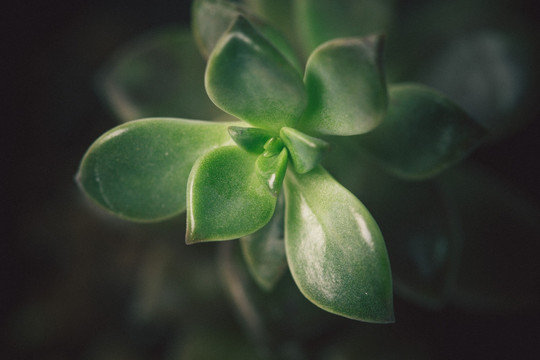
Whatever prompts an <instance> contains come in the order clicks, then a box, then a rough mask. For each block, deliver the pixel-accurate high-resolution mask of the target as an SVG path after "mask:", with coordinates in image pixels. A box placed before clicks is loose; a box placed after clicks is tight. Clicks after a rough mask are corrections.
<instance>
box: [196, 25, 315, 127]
mask: <svg viewBox="0 0 540 360" xmlns="http://www.w3.org/2000/svg"><path fill="white" fill-rule="evenodd" d="M205 85H206V91H207V93H208V96H209V97H210V99H211V100H212V101H213V102H214V103H215V104H216V105H217V106H218V107H220V108H221V109H222V110H224V111H226V112H228V113H230V114H232V115H234V116H237V117H238V118H240V119H243V120H245V121H246V122H248V123H250V124H251V125H254V126H257V127H261V128H264V129H267V130H272V131H274V132H277V131H279V129H280V128H281V127H283V126H294V125H295V124H296V123H297V121H298V120H299V118H300V115H301V114H302V112H303V111H304V108H305V105H306V92H305V89H304V84H303V82H302V79H301V78H300V75H299V74H298V72H297V71H296V70H295V69H294V68H293V67H292V66H291V64H290V63H289V62H288V61H287V60H286V59H285V58H284V57H283V55H282V54H281V53H280V52H279V51H278V50H277V49H276V48H275V47H274V46H272V44H270V42H268V40H266V38H265V37H264V36H262V35H261V34H260V33H259V32H258V31H257V30H256V29H255V28H253V26H251V24H250V23H249V22H248V21H247V20H246V19H245V18H243V17H238V18H237V20H236V22H235V23H234V24H233V25H232V26H231V28H230V29H229V31H228V32H227V33H226V34H224V35H223V37H222V38H221V40H220V41H219V43H218V44H217V45H216V47H215V48H214V51H213V52H212V54H211V56H210V58H209V59H208V65H207V68H206V75H205Z"/></svg>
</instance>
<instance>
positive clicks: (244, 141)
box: [228, 126, 272, 154]
mask: <svg viewBox="0 0 540 360" xmlns="http://www.w3.org/2000/svg"><path fill="white" fill-rule="evenodd" d="M228 130H229V135H231V138H232V139H233V140H234V142H235V143H237V144H238V146H240V147H241V148H242V149H244V150H246V151H249V152H252V153H255V154H260V153H262V152H263V151H264V150H265V144H266V142H267V141H268V140H269V139H270V138H271V137H272V133H270V132H269V131H267V130H264V129H260V128H253V127H241V126H229V129H228Z"/></svg>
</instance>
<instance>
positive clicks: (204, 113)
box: [98, 27, 225, 121]
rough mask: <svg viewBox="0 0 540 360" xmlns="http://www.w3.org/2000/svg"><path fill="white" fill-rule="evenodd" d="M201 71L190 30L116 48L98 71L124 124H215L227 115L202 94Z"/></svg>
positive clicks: (149, 36)
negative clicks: (178, 120)
mask: <svg viewBox="0 0 540 360" xmlns="http://www.w3.org/2000/svg"><path fill="white" fill-rule="evenodd" d="M204 69H205V62H204V61H203V59H202V58H201V57H200V56H198V55H197V47H196V46H195V43H194V41H193V37H192V36H191V33H190V32H189V31H188V29H185V28H177V27H166V28H161V29H157V30H155V31H152V32H150V33H147V34H145V35H144V36H141V37H139V38H137V39H135V40H134V41H131V42H129V43H128V44H126V46H124V47H122V48H121V49H119V51H118V52H117V53H116V54H115V56H114V57H113V58H112V59H111V60H110V61H109V62H108V63H107V64H106V66H105V67H104V68H103V69H102V70H101V72H100V74H99V75H100V76H99V78H98V80H99V83H98V84H99V87H100V90H101V91H102V92H103V97H104V99H105V100H106V101H107V102H108V104H109V105H110V106H111V108H112V110H113V111H114V112H115V114H116V115H117V116H118V117H119V118H120V119H121V120H122V121H131V120H135V119H141V118H146V117H182V118H190V119H215V118H217V117H219V116H223V115H225V114H224V113H223V112H222V111H221V110H220V109H218V108H217V107H216V106H215V105H214V104H213V103H212V102H211V101H210V99H209V98H208V96H207V95H206V91H205V89H204V81H203V79H204Z"/></svg>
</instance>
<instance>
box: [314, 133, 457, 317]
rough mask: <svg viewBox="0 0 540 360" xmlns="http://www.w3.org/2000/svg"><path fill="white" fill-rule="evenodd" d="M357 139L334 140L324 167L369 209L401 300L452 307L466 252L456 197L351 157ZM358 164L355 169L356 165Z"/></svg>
mask: <svg viewBox="0 0 540 360" xmlns="http://www.w3.org/2000/svg"><path fill="white" fill-rule="evenodd" d="M355 140H356V141H357V139H356V137H354V136H341V137H335V138H333V139H332V151H331V152H330V153H329V154H328V157H326V158H325V159H324V160H323V166H324V167H325V168H326V169H328V171H329V172H330V173H331V174H332V176H334V177H335V178H336V179H337V180H338V181H339V183H340V184H342V185H343V186H344V187H345V188H347V189H348V190H350V191H351V192H352V193H353V194H354V195H356V197H357V198H359V199H362V203H364V204H365V206H366V207H367V208H368V209H369V211H370V213H371V214H372V215H373V217H374V218H375V219H377V224H378V225H379V227H380V228H381V231H382V233H383V234H384V242H385V244H386V248H387V250H388V256H389V258H390V263H391V264H392V281H393V284H394V291H395V293H396V294H398V295H400V296H402V297H403V298H406V299H407V300H409V301H412V302H414V303H416V304H419V305H420V306H424V307H429V308H432V309H433V308H441V307H443V306H444V305H446V304H447V303H448V300H449V298H450V294H451V291H452V286H453V284H454V282H455V278H456V272H457V266H458V264H459V255H460V249H461V237H462V236H461V233H460V226H459V224H458V223H457V222H456V221H455V220H454V218H455V212H456V210H455V206H453V205H452V202H451V198H452V193H451V192H450V193H447V192H445V191H442V190H441V188H440V186H438V184H437V183H436V182H434V181H409V180H403V179H399V178H397V177H395V176H392V175H391V174H389V173H388V172H386V171H383V170H382V169H380V168H379V167H377V166H375V165H373V164H370V163H369V162H368V161H366V160H365V159H362V158H358V157H354V151H348V149H349V147H352V148H353V149H354V147H355V146H356V145H355V144H354V142H355ZM352 163H354V166H351V164H352Z"/></svg>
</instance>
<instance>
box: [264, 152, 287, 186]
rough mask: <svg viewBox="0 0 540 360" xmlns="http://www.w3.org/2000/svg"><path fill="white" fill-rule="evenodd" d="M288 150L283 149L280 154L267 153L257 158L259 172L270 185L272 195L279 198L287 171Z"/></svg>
mask: <svg viewBox="0 0 540 360" xmlns="http://www.w3.org/2000/svg"><path fill="white" fill-rule="evenodd" d="M287 158H288V156H287V149H286V148H284V147H282V149H281V152H279V153H278V154H273V155H272V154H271V153H268V152H265V153H264V154H262V155H259V157H258V158H257V172H258V173H259V175H260V176H261V178H262V179H263V180H264V182H265V183H266V184H267V185H268V189H269V190H270V192H271V193H272V195H274V196H277V195H278V194H279V191H280V190H281V185H282V184H283V178H284V177H285V172H286V171H287Z"/></svg>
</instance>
